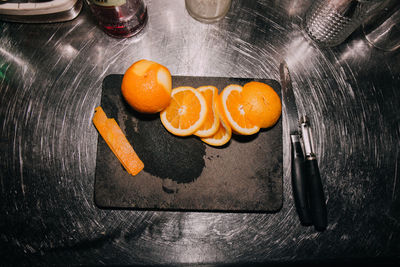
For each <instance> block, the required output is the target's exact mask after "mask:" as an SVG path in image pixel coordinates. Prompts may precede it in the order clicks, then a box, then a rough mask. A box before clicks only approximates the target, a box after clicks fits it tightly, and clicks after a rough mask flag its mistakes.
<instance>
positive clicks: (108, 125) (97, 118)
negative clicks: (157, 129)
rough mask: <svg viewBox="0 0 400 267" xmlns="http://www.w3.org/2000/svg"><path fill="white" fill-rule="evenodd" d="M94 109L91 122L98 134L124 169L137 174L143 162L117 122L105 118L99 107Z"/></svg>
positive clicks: (142, 166)
mask: <svg viewBox="0 0 400 267" xmlns="http://www.w3.org/2000/svg"><path fill="white" fill-rule="evenodd" d="M95 111H96V112H95V114H94V116H93V124H94V125H95V126H96V128H97V130H98V131H99V133H100V135H101V136H102V137H103V139H104V140H105V141H106V143H107V145H108V146H109V147H110V149H111V151H112V152H113V153H114V155H115V156H116V157H117V158H118V160H119V161H120V162H121V164H122V165H123V166H124V168H125V169H126V171H127V172H128V173H129V174H131V175H136V174H138V173H139V172H140V171H141V170H143V168H144V164H143V162H142V161H141V160H140V158H139V157H138V155H137V154H136V152H135V150H133V147H132V146H131V144H130V143H129V141H128V140H127V139H126V136H125V135H124V133H123V132H122V130H121V128H120V127H119V125H118V123H117V122H116V121H115V120H114V119H109V118H107V115H106V114H105V113H104V110H103V109H102V108H101V107H97V108H96V109H95Z"/></svg>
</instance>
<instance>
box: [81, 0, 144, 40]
mask: <svg viewBox="0 0 400 267" xmlns="http://www.w3.org/2000/svg"><path fill="white" fill-rule="evenodd" d="M87 3H88V5H89V8H90V10H91V12H92V14H93V16H94V18H95V19H96V20H97V22H98V24H99V26H100V27H101V28H102V29H103V30H104V31H105V32H106V33H107V34H108V35H110V36H112V37H117V38H126V37H131V36H134V35H136V34H137V33H139V32H140V31H141V30H142V29H143V28H144V26H145V25H146V23H147V19H148V18H147V7H146V5H145V3H144V2H143V0H87Z"/></svg>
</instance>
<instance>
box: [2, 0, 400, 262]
mask: <svg viewBox="0 0 400 267" xmlns="http://www.w3.org/2000/svg"><path fill="white" fill-rule="evenodd" d="M147 3H148V11H149V22H148V25H147V27H146V29H145V31H144V32H143V33H142V34H141V35H140V36H138V37H135V38H131V39H125V40H118V39H113V38H111V37H109V36H107V35H106V34H104V33H103V32H101V30H100V29H99V28H98V27H97V26H96V25H95V23H94V22H93V20H92V19H91V17H90V16H89V14H88V9H87V8H86V7H85V8H84V9H83V11H82V12H81V14H80V15H79V16H78V17H77V18H76V19H75V20H73V21H70V22H65V23H56V24H38V25H29V24H17V23H6V22H1V23H0V138H1V141H0V142H1V146H0V213H1V216H0V249H1V258H2V263H11V262H14V263H15V262H20V263H25V264H26V265H32V264H41V265H43V264H71V265H75V264H91V265H98V264H111V263H116V264H162V263H164V264H165V263H171V264H174V263H189V264H190V263H209V264H215V263H247V262H256V263H258V262H286V263H292V262H299V261H347V260H349V261H369V262H370V261H372V262H374V261H398V260H399V251H400V234H399V233H400V208H399V207H400V189H399V179H400V178H399V147H400V146H399V140H400V139H399V137H400V129H399V114H400V113H399V105H398V104H399V102H400V101H399V100H400V95H399V94H400V93H399V85H400V83H399V81H400V63H399V62H400V53H399V52H395V53H387V52H382V51H379V50H376V49H374V48H372V47H371V46H369V45H368V42H367V41H366V40H365V39H364V37H363V36H362V34H361V33H360V31H356V32H355V33H354V34H353V35H352V36H351V37H350V39H349V40H347V41H346V42H345V43H344V44H342V45H340V46H338V47H336V48H333V49H319V48H318V47H316V46H314V45H312V44H310V43H308V41H307V40H306V39H305V38H304V37H303V35H302V33H301V29H300V25H301V21H302V17H303V15H304V12H305V10H306V9H307V7H308V6H309V4H310V1H301V0H297V1H296V0H292V1H289V0H285V1H276V0H264V1H261V0H260V1H238V0H236V1H232V6H231V9H230V11H229V12H228V14H227V16H226V18H224V19H223V20H221V21H219V22H218V23H216V24H201V23H200V22H198V21H196V20H194V19H193V18H191V17H190V16H189V15H188V14H187V12H186V10H185V7H184V1H178V0H176V1H162V0H152V1H147ZM142 58H147V59H150V60H155V61H157V62H160V63H161V64H163V65H165V66H167V67H168V68H169V69H170V70H171V72H172V74H174V75H187V76H189V75H196V76H223V77H245V78H253V77H255V78H265V77H268V78H272V79H276V80H279V71H278V67H279V63H280V61H281V60H282V59H285V60H286V61H287V62H288V65H289V68H290V71H291V75H292V80H293V87H294V91H295V96H296V97H297V104H298V108H299V111H300V113H302V112H305V113H306V114H307V115H308V116H309V119H310V122H311V124H312V125H313V127H314V128H313V134H314V139H315V140H314V141H315V152H316V153H317V157H318V161H319V166H320V171H321V175H322V179H323V184H324V189H325V195H326V198H327V207H328V220H329V226H328V228H327V230H326V231H324V232H322V233H320V232H316V231H315V230H314V229H313V228H311V227H309V228H306V227H303V226H301V225H300V223H299V221H298V219H297V214H296V213H295V209H294V203H293V198H292V192H291V184H290V170H289V164H288V162H289V139H288V138H289V137H288V133H287V132H285V127H287V124H286V120H285V117H283V122H284V125H283V130H284V136H283V138H284V140H286V141H285V142H284V148H283V149H284V177H283V181H284V203H283V207H282V209H281V210H280V211H279V212H277V213H271V214H247V213H239V214H237V213H185V212H155V211H129V210H102V209H99V208H97V207H96V206H95V205H94V202H93V184H94V170H95V162H96V159H95V155H96V145H97V132H96V130H95V128H94V127H93V125H92V123H91V118H92V115H93V112H94V108H95V107H96V105H98V104H99V101H100V95H101V84H102V81H103V79H104V77H105V76H107V75H108V74H113V73H115V74H120V73H123V72H124V71H125V70H126V69H127V68H128V67H129V66H130V64H131V63H132V62H134V61H136V60H138V59H142ZM283 115H285V114H283ZM211 201H212V200H211Z"/></svg>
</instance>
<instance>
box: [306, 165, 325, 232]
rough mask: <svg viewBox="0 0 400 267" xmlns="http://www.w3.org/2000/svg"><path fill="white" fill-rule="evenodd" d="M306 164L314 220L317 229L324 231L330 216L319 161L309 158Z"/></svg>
mask: <svg viewBox="0 0 400 267" xmlns="http://www.w3.org/2000/svg"><path fill="white" fill-rule="evenodd" d="M305 165H306V175H307V180H308V190H309V202H310V210H311V217H312V221H313V224H314V226H315V229H317V230H319V231H323V230H325V229H326V227H327V225H328V218H327V210H326V204H325V196H324V189H323V187H322V182H321V176H320V173H319V168H318V163H317V160H316V159H315V158H311V159H309V158H307V159H306V161H305Z"/></svg>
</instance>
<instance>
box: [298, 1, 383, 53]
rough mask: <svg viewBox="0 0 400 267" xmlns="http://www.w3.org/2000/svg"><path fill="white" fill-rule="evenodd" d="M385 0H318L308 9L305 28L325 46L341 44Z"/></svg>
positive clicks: (318, 42) (313, 38)
mask: <svg viewBox="0 0 400 267" xmlns="http://www.w3.org/2000/svg"><path fill="white" fill-rule="evenodd" d="M382 2H384V1H383V0H316V1H315V2H314V3H313V4H312V6H311V7H310V9H309V10H308V11H307V13H306V16H305V19H304V25H303V27H304V30H305V32H306V33H307V34H308V36H309V37H310V38H311V39H312V40H313V41H314V42H316V43H317V44H318V45H320V46H323V47H333V46H336V45H339V44H341V43H342V42H343V41H344V40H346V39H347V37H349V35H350V34H351V33H353V32H354V30H356V29H357V28H358V27H359V26H360V25H361V24H362V23H363V21H364V19H366V18H367V17H369V16H370V15H371V13H372V12H374V11H376V10H378V8H379V6H380V5H381V4H382Z"/></svg>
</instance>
